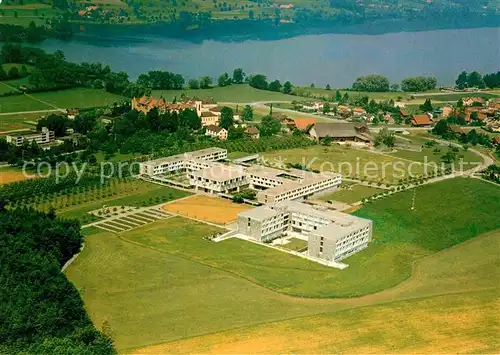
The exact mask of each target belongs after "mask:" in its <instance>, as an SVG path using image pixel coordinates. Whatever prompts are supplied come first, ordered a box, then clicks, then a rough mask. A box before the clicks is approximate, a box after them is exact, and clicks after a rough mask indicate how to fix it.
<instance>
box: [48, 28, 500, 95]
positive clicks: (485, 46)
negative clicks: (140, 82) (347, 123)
mask: <svg viewBox="0 0 500 355" xmlns="http://www.w3.org/2000/svg"><path fill="white" fill-rule="evenodd" d="M40 47H42V48H44V49H46V50H49V51H55V50H56V49H60V50H62V51H63V52H64V53H65V54H66V57H67V59H69V60H71V61H75V62H82V61H88V62H92V61H98V62H102V63H105V64H109V65H110V66H111V67H112V68H113V69H114V70H123V71H125V72H127V73H128V74H129V75H130V76H131V77H132V78H136V77H137V76H138V75H139V74H140V73H143V72H146V71H149V70H153V69H161V70H169V71H172V72H176V73H180V74H183V75H184V76H185V77H186V78H192V77H199V76H202V75H210V76H213V77H214V78H216V77H217V76H218V75H220V74H221V73H223V72H225V71H228V72H231V71H232V70H233V69H234V68H238V67H241V68H244V69H245V72H247V73H250V74H251V73H254V74H255V73H264V74H266V75H267V76H268V78H269V79H280V80H282V81H285V80H290V81H291V82H292V83H294V84H296V85H309V84H310V83H315V84H316V86H318V87H319V86H325V85H326V84H330V85H331V86H332V87H349V86H350V85H351V84H352V82H353V81H354V80H355V79H356V77H358V76H360V75H366V74H373V73H377V74H383V75H387V76H388V77H389V79H390V80H391V82H393V83H399V82H400V81H401V79H403V78H405V77H408V76H415V75H431V76H435V77H437V79H438V83H439V85H448V84H452V83H453V82H454V81H455V79H456V77H457V75H458V73H459V72H460V71H462V70H466V71H472V70H477V71H479V72H482V73H486V72H493V71H498V70H500V28H476V29H452V30H437V31H423V32H399V33H388V34H381V35H353V34H321V35H305V36H298V37H294V38H286V39H280V40H271V41H262V40H245V41H230V42H228V41H217V40H204V41H200V42H198V43H193V42H192V41H184V40H179V39H172V38H166V37H162V36H159V35H157V34H149V33H148V34H146V33H144V34H142V33H141V31H140V30H137V29H136V30H132V29H124V30H123V31H121V32H120V31H113V32H112V34H111V35H110V34H109V33H108V34H105V35H85V34H83V35H77V36H75V38H74V39H73V40H71V41H69V42H63V41H59V40H52V39H51V40H47V41H45V42H43V43H42V44H41V45H40Z"/></svg>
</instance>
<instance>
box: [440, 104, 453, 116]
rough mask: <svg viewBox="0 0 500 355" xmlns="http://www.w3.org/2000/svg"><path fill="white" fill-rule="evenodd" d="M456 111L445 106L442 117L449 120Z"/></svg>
mask: <svg viewBox="0 0 500 355" xmlns="http://www.w3.org/2000/svg"><path fill="white" fill-rule="evenodd" d="M453 111H454V108H453V106H451V105H445V106H443V109H442V111H441V117H442V118H448V117H449V116H450V115H451V114H452V113H453Z"/></svg>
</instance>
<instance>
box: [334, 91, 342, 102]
mask: <svg viewBox="0 0 500 355" xmlns="http://www.w3.org/2000/svg"><path fill="white" fill-rule="evenodd" d="M335 101H337V102H340V101H342V94H341V93H340V91H339V90H337V91H336V92H335Z"/></svg>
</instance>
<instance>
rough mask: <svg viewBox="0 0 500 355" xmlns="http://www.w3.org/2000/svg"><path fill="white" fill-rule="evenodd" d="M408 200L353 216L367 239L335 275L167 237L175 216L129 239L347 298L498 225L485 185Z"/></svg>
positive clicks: (492, 192) (430, 188) (234, 244)
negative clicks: (369, 222) (370, 234)
mask: <svg viewBox="0 0 500 355" xmlns="http://www.w3.org/2000/svg"><path fill="white" fill-rule="evenodd" d="M412 196H413V191H406V192H402V193H399V194H396V195H393V196H390V197H387V198H385V199H382V200H377V201H376V202H374V203H372V204H369V205H367V206H365V207H363V208H362V209H360V210H358V211H357V213H356V214H357V215H360V216H362V217H366V218H370V219H373V220H374V221H375V223H374V240H373V242H372V243H371V244H370V246H369V248H368V249H366V250H364V251H363V252H361V253H358V254H356V255H354V256H352V257H350V258H348V259H346V260H345V262H346V263H347V264H349V265H350V266H349V268H347V269H345V270H342V271H338V270H332V269H330V268H327V267H325V266H322V265H320V264H317V263H314V262H309V261H307V260H304V259H300V258H297V257H294V256H291V255H287V254H284V253H280V252H278V251H274V250H270V249H269V248H266V247H263V246H259V245H256V244H253V243H247V242H244V241H241V240H238V239H229V240H226V241H224V242H222V243H208V244H207V245H204V244H200V241H199V240H198V239H197V238H195V237H191V236H189V235H187V236H186V237H184V238H169V233H171V232H170V231H171V230H175V229H177V228H185V227H184V226H183V223H182V222H181V221H178V220H176V219H170V220H166V221H164V222H161V223H164V225H163V227H162V228H157V229H155V230H154V232H150V231H148V230H147V229H137V230H136V231H137V232H136V233H138V234H134V235H133V236H137V235H139V234H140V235H141V243H144V241H145V240H146V241H148V242H147V243H146V244H147V245H149V246H153V247H156V248H160V249H164V250H165V251H167V252H169V253H175V254H179V255H182V256H183V257H186V258H189V259H193V260H196V261H199V262H203V263H204V264H206V265H209V266H212V267H217V268H222V269H224V270H227V271H229V272H231V273H234V274H236V275H239V276H241V277H244V278H246V279H248V280H251V281H253V282H256V283H258V284H260V285H263V286H265V287H267V288H270V289H273V290H276V291H279V292H282V293H287V294H290V295H294V296H301V297H354V296H361V295H365V294H370V293H374V292H377V291H381V290H383V289H386V288H388V287H391V286H394V285H396V284H398V283H400V282H402V281H403V280H405V279H406V278H408V277H409V276H410V274H411V267H412V263H413V262H414V261H415V260H417V259H419V258H421V257H423V256H427V255H430V254H432V253H435V252H438V251H439V250H442V249H445V248H449V247H451V246H453V245H455V244H458V243H461V242H463V241H465V240H468V239H470V238H472V237H474V236H476V235H478V234H481V233H485V232H488V231H490V230H493V229H496V228H500V220H498V218H495V216H494V215H492V213H491V211H493V210H495V209H496V208H497V207H498V201H499V200H500V189H498V187H496V186H494V185H492V184H488V183H486V182H482V181H478V180H470V179H462V178H458V179H453V180H450V181H445V182H441V183H436V184H432V185H427V186H425V187H422V188H419V189H418V192H417V195H416V199H415V206H416V209H415V210H414V211H410V206H411V200H412ZM436 196H439V199H437V198H436ZM472 211H473V212H472ZM443 221H449V222H448V223H443ZM174 223H175V224H174ZM189 223H190V222H186V224H187V225H189ZM133 236H132V237H130V238H132V239H134V237H133ZM125 237H127V238H129V237H128V235H125ZM165 241H168V242H165ZM367 270H370V271H369V272H367Z"/></svg>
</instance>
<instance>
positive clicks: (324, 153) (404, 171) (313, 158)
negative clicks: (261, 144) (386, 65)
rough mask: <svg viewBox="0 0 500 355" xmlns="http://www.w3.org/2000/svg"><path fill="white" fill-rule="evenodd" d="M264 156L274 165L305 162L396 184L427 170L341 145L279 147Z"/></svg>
mask: <svg viewBox="0 0 500 355" xmlns="http://www.w3.org/2000/svg"><path fill="white" fill-rule="evenodd" d="M263 156H264V157H265V158H266V159H268V161H269V163H270V164H271V165H282V164H286V163H295V164H303V165H306V166H309V167H311V168H312V169H317V170H320V171H332V170H333V171H335V172H340V173H342V175H343V176H345V177H347V178H349V177H351V178H361V179H364V180H370V181H374V182H378V181H382V182H387V183H396V182H397V181H398V180H400V179H402V178H404V177H406V176H408V175H409V174H410V173H412V174H414V175H419V174H423V172H424V165H423V164H416V163H412V162H409V161H406V160H404V159H398V158H396V157H393V156H391V155H388V154H377V153H372V152H370V151H368V150H366V149H355V148H349V147H346V146H339V145H332V146H329V147H324V146H320V145H318V146H313V147H308V148H305V149H301V148H299V149H286V150H278V151H273V152H266V153H263ZM410 164H411V165H410Z"/></svg>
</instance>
